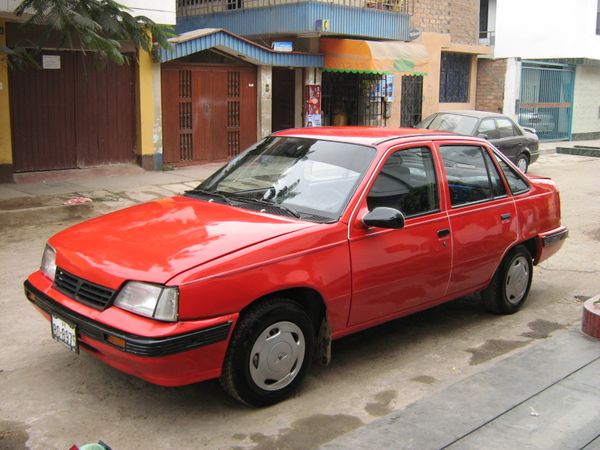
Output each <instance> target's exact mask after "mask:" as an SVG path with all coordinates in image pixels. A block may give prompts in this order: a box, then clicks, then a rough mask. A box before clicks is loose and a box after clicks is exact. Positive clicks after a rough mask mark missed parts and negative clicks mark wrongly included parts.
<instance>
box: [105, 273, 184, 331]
mask: <svg viewBox="0 0 600 450" xmlns="http://www.w3.org/2000/svg"><path fill="white" fill-rule="evenodd" d="M178 303H179V289H178V288H177V287H165V286H158V285H156V284H149V283H142V282H140V281H128V282H127V283H125V286H123V288H122V289H121V290H120V291H119V294H118V295H117V298H116V299H115V302H114V305H115V306H118V307H119V308H122V309H126V310H127V311H131V312H132V313H135V314H139V315H140V316H146V317H151V318H153V319H157V320H164V321H167V322H175V321H176V320H177V308H178Z"/></svg>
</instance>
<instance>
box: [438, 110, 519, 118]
mask: <svg viewBox="0 0 600 450" xmlns="http://www.w3.org/2000/svg"><path fill="white" fill-rule="evenodd" d="M434 114H436V115H437V114H456V115H460V116H469V117H477V118H482V117H508V116H505V115H504V114H500V113H494V112H490V111H477V110H474V109H453V110H448V111H438V112H436V113H434Z"/></svg>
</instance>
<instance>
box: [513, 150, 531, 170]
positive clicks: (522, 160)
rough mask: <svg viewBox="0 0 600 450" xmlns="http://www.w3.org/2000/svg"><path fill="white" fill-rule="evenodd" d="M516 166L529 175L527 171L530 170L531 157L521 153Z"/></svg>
mask: <svg viewBox="0 0 600 450" xmlns="http://www.w3.org/2000/svg"><path fill="white" fill-rule="evenodd" d="M516 166H517V167H518V168H519V170H520V171H521V172H523V173H527V169H529V156H527V155H526V154H525V153H521V154H520V155H519V157H518V158H517V162H516Z"/></svg>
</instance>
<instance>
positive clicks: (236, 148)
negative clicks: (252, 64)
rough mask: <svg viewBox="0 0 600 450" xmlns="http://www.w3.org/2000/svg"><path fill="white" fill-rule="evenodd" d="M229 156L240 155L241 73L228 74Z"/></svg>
mask: <svg viewBox="0 0 600 450" xmlns="http://www.w3.org/2000/svg"><path fill="white" fill-rule="evenodd" d="M227 97H228V98H227V155H228V156H229V157H232V156H235V155H237V154H239V153H240V72H233V71H232V72H227Z"/></svg>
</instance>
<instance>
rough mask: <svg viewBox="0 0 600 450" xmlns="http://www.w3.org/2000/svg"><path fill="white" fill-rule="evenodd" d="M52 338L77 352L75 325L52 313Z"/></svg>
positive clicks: (77, 343)
mask: <svg viewBox="0 0 600 450" xmlns="http://www.w3.org/2000/svg"><path fill="white" fill-rule="evenodd" d="M52 338H53V339H54V340H55V341H58V342H60V343H61V344H63V345H64V346H65V347H67V348H68V349H69V350H71V351H72V352H75V353H79V342H78V341H77V330H76V329H75V325H71V324H70V323H68V322H65V321H64V320H63V319H61V318H60V317H58V316H55V315H54V314H52Z"/></svg>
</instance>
